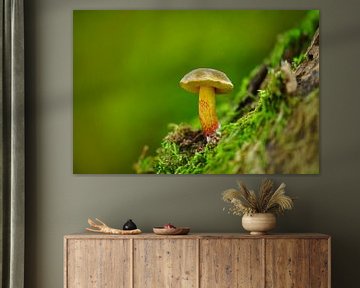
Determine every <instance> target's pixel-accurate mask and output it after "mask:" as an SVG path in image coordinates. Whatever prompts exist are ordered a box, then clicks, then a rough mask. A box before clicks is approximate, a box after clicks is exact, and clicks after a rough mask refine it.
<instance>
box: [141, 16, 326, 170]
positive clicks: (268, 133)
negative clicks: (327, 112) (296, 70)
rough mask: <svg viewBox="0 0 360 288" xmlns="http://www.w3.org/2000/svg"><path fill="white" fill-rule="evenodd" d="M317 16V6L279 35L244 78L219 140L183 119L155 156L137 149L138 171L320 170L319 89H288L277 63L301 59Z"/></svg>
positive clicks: (223, 119) (222, 119) (174, 127)
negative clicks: (291, 91) (268, 52)
mask: <svg viewBox="0 0 360 288" xmlns="http://www.w3.org/2000/svg"><path fill="white" fill-rule="evenodd" d="M318 20H319V12H318V11H311V12H310V13H309V14H308V17H307V18H306V19H305V20H304V22H303V23H302V24H301V25H300V26H299V27H298V28H296V29H293V30H291V31H289V32H287V33H285V34H283V35H282V36H280V37H279V38H278V42H277V44H276V46H275V48H274V50H273V52H272V53H271V55H270V57H269V58H268V59H266V60H265V61H264V64H263V65H260V66H258V67H256V68H255V69H254V70H253V71H252V72H251V73H250V75H249V76H248V77H247V78H245V79H243V81H242V84H241V85H240V89H239V92H238V93H237V95H236V97H235V105H234V107H233V109H230V110H228V111H225V112H226V113H223V114H221V115H222V118H221V123H223V126H222V127H221V129H220V133H221V137H220V139H219V141H218V142H217V143H206V140H205V138H204V137H203V136H202V133H201V131H199V130H193V129H192V128H191V127H189V126H187V125H184V124H181V125H172V126H171V127H170V132H169V134H168V135H167V137H165V138H164V140H163V142H162V144H161V147H160V148H159V149H158V150H157V151H156V154H155V155H154V156H146V151H145V152H144V153H143V154H142V155H141V157H140V158H139V161H138V163H136V165H135V169H136V172H137V173H158V174H199V173H204V174H234V173H235V174H236V173H242V174H245V173H246V174H260V173H307V174H309V173H310V174H311V173H318V171H319V167H318V162H319V161H314V159H315V160H318V159H317V157H318V150H317V149H318V147H317V143H318V138H317V137H318V124H316V123H318V98H319V97H318V95H319V90H318V89H316V90H314V91H312V92H311V93H310V94H309V95H307V96H296V95H290V94H288V93H286V92H285V88H284V86H285V83H284V82H285V78H284V76H283V73H282V71H281V69H280V64H281V61H283V60H287V61H288V62H290V63H292V64H293V67H297V66H298V65H300V63H302V62H303V60H304V57H305V56H304V55H305V51H306V49H307V47H308V45H309V43H310V42H311V38H312V36H313V34H314V33H315V31H316V29H317V27H318ZM306 115H308V116H306ZM305 116H306V117H305ZM301 145H303V146H301ZM297 151H300V152H297ZM296 153H298V154H296ZM294 155H297V156H294ZM302 155H306V157H302ZM289 159H290V160H289Z"/></svg>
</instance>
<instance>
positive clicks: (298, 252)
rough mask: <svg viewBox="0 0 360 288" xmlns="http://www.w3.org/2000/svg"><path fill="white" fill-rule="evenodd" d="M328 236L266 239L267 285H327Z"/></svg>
mask: <svg viewBox="0 0 360 288" xmlns="http://www.w3.org/2000/svg"><path fill="white" fill-rule="evenodd" d="M329 252H330V251H329V249H328V240H327V239H276V240H275V239H274V240H272V239H267V240H266V287H269V288H270V287H274V288H275V287H276V288H287V287H294V288H296V287H298V288H304V287H309V288H326V287H328V285H329V279H328V277H329V269H328V265H329Z"/></svg>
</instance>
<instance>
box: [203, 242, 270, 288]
mask: <svg viewBox="0 0 360 288" xmlns="http://www.w3.org/2000/svg"><path fill="white" fill-rule="evenodd" d="M263 274H264V263H263V242H262V240H261V239H204V240H201V241H200V287H204V288H207V287H212V288H217V287H218V288H236V287H239V288H240V287H241V288H259V287H263V285H264V277H263V276H264V275H263Z"/></svg>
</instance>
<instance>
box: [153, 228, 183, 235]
mask: <svg viewBox="0 0 360 288" xmlns="http://www.w3.org/2000/svg"><path fill="white" fill-rule="evenodd" d="M153 231H154V233H155V234H157V235H186V234H188V233H189V232H190V228H189V227H177V228H163V227H154V228H153Z"/></svg>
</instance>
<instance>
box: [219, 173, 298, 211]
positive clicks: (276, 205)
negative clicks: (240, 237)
mask: <svg viewBox="0 0 360 288" xmlns="http://www.w3.org/2000/svg"><path fill="white" fill-rule="evenodd" d="M238 186H239V189H228V190H225V191H224V192H223V193H222V199H223V200H224V201H225V202H228V203H231V205H232V206H231V207H230V208H229V212H230V213H232V214H233V215H238V216H242V215H252V214H256V213H273V214H283V213H284V212H285V210H291V209H292V208H293V207H294V198H291V197H290V196H287V195H285V187H286V185H285V184H284V183H281V184H280V186H279V187H278V188H277V189H276V190H274V189H273V186H274V182H273V181H272V180H270V179H264V180H263V181H262V183H261V185H260V189H259V193H258V195H257V193H255V192H254V191H252V190H249V189H248V188H247V187H246V186H245V184H244V183H243V182H238Z"/></svg>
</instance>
